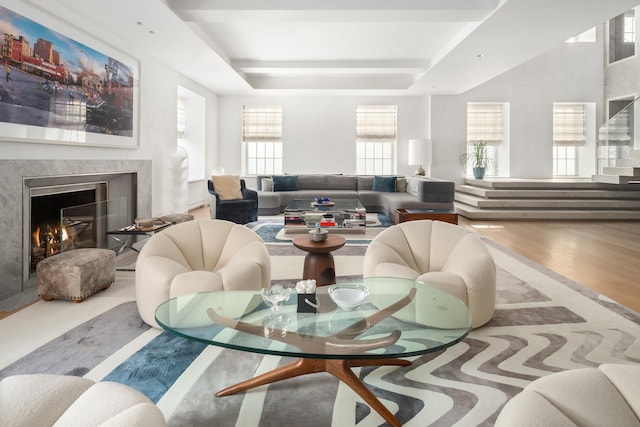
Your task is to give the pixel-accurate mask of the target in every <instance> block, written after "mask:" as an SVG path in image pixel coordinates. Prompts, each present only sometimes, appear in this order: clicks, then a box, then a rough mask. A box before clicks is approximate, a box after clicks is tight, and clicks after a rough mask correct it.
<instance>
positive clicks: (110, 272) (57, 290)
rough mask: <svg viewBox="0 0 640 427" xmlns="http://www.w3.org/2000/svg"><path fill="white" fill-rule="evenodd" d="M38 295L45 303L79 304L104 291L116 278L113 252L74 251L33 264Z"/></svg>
mask: <svg viewBox="0 0 640 427" xmlns="http://www.w3.org/2000/svg"><path fill="white" fill-rule="evenodd" d="M36 273H37V275H38V294H39V295H40V298H42V299H43V300H45V301H51V300H53V299H70V300H73V301H75V302H82V301H83V300H84V299H85V298H86V297H88V296H89V295H93V294H95V293H96V292H98V291H101V290H103V289H107V288H108V287H109V286H111V284H112V283H113V281H114V280H115V278H116V253H115V252H114V251H112V250H109V249H95V248H92V249H75V250H72V251H69V252H63V253H60V254H57V255H54V256H52V257H50V258H45V259H44V260H42V261H40V262H39V263H38V264H37V265H36Z"/></svg>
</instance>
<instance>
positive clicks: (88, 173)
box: [0, 150, 152, 307]
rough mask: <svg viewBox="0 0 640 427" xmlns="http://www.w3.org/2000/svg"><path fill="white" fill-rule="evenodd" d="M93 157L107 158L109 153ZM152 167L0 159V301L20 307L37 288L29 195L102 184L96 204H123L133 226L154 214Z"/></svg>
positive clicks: (126, 162)
mask: <svg viewBox="0 0 640 427" xmlns="http://www.w3.org/2000/svg"><path fill="white" fill-rule="evenodd" d="M118 153H119V152H118ZM97 154H99V156H100V157H105V156H109V155H110V151H108V150H101V151H100V152H99V153H97ZM127 155H129V154H128V153H127ZM134 157H135V156H134ZM151 165H152V162H151V160H148V159H109V158H100V159H62V158H57V159H50V158H47V159H0V230H1V231H2V239H0V274H1V275H2V280H0V300H3V301H7V302H9V301H12V302H11V304H15V305H14V306H15V307H19V306H20V304H21V303H26V302H28V301H30V300H31V298H32V296H33V291H34V289H37V281H36V280H35V275H33V277H30V276H31V275H30V269H31V260H30V258H31V238H32V237H31V223H30V221H31V219H30V218H31V196H32V195H34V196H36V195H44V194H50V193H51V192H50V191H49V192H47V191H44V189H43V187H44V188H46V187H56V186H66V188H67V189H71V188H72V187H71V186H76V187H75V188H73V189H74V190H78V191H82V190H93V189H95V188H96V187H95V186H93V185H92V186H91V187H90V188H79V187H78V186H82V185H85V184H87V183H104V185H100V186H98V188H97V191H98V192H103V193H104V194H96V200H101V197H104V199H106V200H122V199H124V200H125V201H126V206H125V208H126V212H128V213H127V215H128V221H131V222H132V221H133V220H134V219H135V218H142V217H150V216H151V215H152V208H151V206H152V203H151V196H152V167H151ZM96 203H98V202H96ZM109 240H112V239H111V238H109ZM14 297H15V298H14ZM9 298H11V299H10V300H9Z"/></svg>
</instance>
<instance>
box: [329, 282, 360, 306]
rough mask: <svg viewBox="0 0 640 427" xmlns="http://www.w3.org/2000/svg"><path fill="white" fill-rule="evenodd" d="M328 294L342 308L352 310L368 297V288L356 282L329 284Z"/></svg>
mask: <svg viewBox="0 0 640 427" xmlns="http://www.w3.org/2000/svg"><path fill="white" fill-rule="evenodd" d="M328 292H329V296H330V297H331V299H332V300H333V302H335V303H336V304H337V305H338V307H340V308H341V309H343V310H347V311H350V310H354V309H356V308H357V307H358V306H359V305H360V304H362V303H363V302H365V301H366V300H367V298H368V297H369V289H368V288H367V287H366V286H364V285H361V284H358V283H342V284H339V285H333V286H329V290H328Z"/></svg>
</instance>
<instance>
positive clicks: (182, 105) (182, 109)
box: [178, 96, 187, 141]
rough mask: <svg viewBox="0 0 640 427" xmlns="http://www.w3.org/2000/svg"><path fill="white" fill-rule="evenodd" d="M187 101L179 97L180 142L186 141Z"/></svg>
mask: <svg viewBox="0 0 640 427" xmlns="http://www.w3.org/2000/svg"><path fill="white" fill-rule="evenodd" d="M186 103H187V100H186V99H185V97H184V96H178V141H181V140H183V139H184V133H185V130H186V129H187V113H186Z"/></svg>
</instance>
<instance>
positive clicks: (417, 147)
mask: <svg viewBox="0 0 640 427" xmlns="http://www.w3.org/2000/svg"><path fill="white" fill-rule="evenodd" d="M432 145H433V144H432V142H431V140H430V139H410V140H409V165H413V166H418V168H417V169H416V171H415V172H414V174H415V175H419V176H429V177H430V176H431V158H432ZM423 165H424V166H425V168H423V167H422V166H423Z"/></svg>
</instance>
